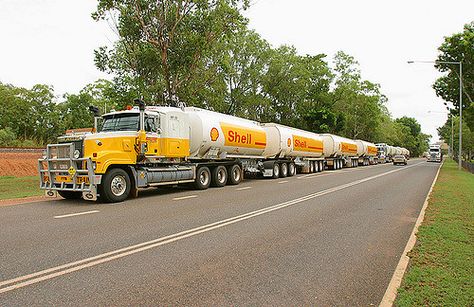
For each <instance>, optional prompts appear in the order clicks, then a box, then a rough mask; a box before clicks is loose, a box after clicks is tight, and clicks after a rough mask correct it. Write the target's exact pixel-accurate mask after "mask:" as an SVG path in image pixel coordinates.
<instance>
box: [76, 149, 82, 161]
mask: <svg viewBox="0 0 474 307" xmlns="http://www.w3.org/2000/svg"><path fill="white" fill-rule="evenodd" d="M80 156H81V152H80V151H79V150H78V149H76V150H74V159H79V157H80Z"/></svg>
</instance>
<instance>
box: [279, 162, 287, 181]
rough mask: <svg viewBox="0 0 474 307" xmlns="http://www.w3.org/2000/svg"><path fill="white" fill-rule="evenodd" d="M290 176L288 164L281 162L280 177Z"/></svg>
mask: <svg viewBox="0 0 474 307" xmlns="http://www.w3.org/2000/svg"><path fill="white" fill-rule="evenodd" d="M286 176H288V164H286V163H281V164H280V178H285V177H286Z"/></svg>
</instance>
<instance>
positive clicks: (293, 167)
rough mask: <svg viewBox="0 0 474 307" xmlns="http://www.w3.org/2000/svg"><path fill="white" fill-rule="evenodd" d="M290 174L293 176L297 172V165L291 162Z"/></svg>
mask: <svg viewBox="0 0 474 307" xmlns="http://www.w3.org/2000/svg"><path fill="white" fill-rule="evenodd" d="M288 169H289V172H290V175H291V176H293V175H294V174H295V166H294V165H293V164H290V166H289V167H288Z"/></svg>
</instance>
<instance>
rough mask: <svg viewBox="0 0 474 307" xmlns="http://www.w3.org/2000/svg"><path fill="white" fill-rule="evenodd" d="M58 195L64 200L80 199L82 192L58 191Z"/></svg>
mask: <svg viewBox="0 0 474 307" xmlns="http://www.w3.org/2000/svg"><path fill="white" fill-rule="evenodd" d="M58 194H59V195H60V196H61V197H62V198H65V199H80V198H81V197H82V192H74V191H58Z"/></svg>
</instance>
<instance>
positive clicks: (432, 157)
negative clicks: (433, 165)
mask: <svg viewBox="0 0 474 307" xmlns="http://www.w3.org/2000/svg"><path fill="white" fill-rule="evenodd" d="M442 160H443V154H442V152H441V145H438V144H432V145H430V148H429V154H428V162H438V163H440V162H441V161H442Z"/></svg>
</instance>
